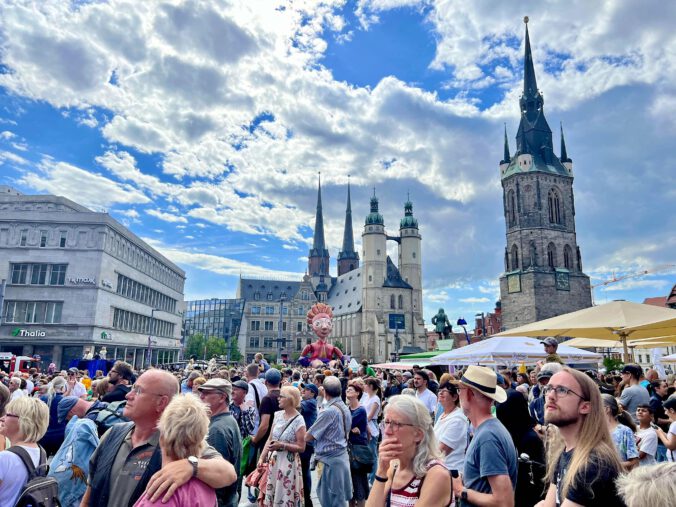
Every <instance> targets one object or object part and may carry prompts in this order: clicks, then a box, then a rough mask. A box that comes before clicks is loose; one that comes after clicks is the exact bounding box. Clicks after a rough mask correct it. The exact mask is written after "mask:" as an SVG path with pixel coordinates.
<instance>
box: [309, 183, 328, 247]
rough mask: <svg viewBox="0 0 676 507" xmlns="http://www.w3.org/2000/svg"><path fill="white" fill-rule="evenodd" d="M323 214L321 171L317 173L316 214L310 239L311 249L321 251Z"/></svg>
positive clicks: (322, 243)
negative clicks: (312, 235)
mask: <svg viewBox="0 0 676 507" xmlns="http://www.w3.org/2000/svg"><path fill="white" fill-rule="evenodd" d="M324 245H325V243H324V214H323V212H322V173H321V172H320V173H319V185H318V187H317V214H316V215H315V235H314V240H313V241H312V249H313V250H317V251H319V252H322V251H323V250H324V249H325V248H326V247H325V246H324Z"/></svg>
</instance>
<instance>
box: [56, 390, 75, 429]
mask: <svg viewBox="0 0 676 507" xmlns="http://www.w3.org/2000/svg"><path fill="white" fill-rule="evenodd" d="M78 399H79V398H78V397H77V396H64V397H63V398H61V401H59V406H58V407H56V416H57V418H58V421H59V422H60V423H62V422H64V421H65V420H66V416H67V415H68V412H70V411H71V409H72V408H73V407H74V406H75V404H76V403H77V400H78Z"/></svg>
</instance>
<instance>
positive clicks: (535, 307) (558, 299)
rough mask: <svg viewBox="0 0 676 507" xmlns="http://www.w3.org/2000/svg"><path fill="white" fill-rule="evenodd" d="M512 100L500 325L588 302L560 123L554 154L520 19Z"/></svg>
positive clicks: (504, 168) (504, 175)
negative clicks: (518, 71) (520, 47)
mask: <svg viewBox="0 0 676 507" xmlns="http://www.w3.org/2000/svg"><path fill="white" fill-rule="evenodd" d="M524 22H525V23H528V18H527V17H526V18H525V19H524ZM519 106H520V111H521V121H520V123H519V129H518V131H517V135H516V152H515V153H514V155H513V156H511V155H510V152H509V144H508V142H507V132H506V130H505V141H504V142H505V144H504V154H503V160H501V161H500V177H501V182H502V189H503V204H504V213H505V222H506V229H507V234H506V236H507V246H506V248H505V273H504V274H503V275H502V276H501V277H500V298H501V303H502V325H503V328H504V329H510V328H514V327H517V326H521V325H523V324H528V323H531V322H535V321H538V320H542V319H546V318H549V317H555V316H557V315H561V314H563V313H568V312H572V311H575V310H580V309H582V308H587V307H589V306H591V289H590V283H589V277H588V276H587V275H586V274H584V273H583V272H582V259H581V255H580V248H579V247H578V246H577V238H576V233H575V201H574V196H573V162H572V160H571V159H570V158H569V157H568V153H567V150H566V145H565V141H564V138H563V128H562V129H561V156H560V157H557V156H556V155H555V154H554V149H553V142H552V131H551V129H550V128H549V124H548V123H547V120H546V119H545V114H544V98H543V96H542V94H541V93H540V91H539V90H538V88H537V82H536V79H535V69H534V66H533V56H532V52H531V47H530V37H529V34H528V25H527V24H526V41H525V54H524V78H523V94H522V96H521V98H520V100H519Z"/></svg>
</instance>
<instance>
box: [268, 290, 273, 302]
mask: <svg viewBox="0 0 676 507" xmlns="http://www.w3.org/2000/svg"><path fill="white" fill-rule="evenodd" d="M268 301H272V292H268Z"/></svg>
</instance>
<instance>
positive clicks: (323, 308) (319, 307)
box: [307, 303, 333, 325]
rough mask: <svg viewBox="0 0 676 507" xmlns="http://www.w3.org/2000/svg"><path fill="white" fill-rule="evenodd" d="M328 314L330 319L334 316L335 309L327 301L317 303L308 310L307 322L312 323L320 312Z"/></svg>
mask: <svg viewBox="0 0 676 507" xmlns="http://www.w3.org/2000/svg"><path fill="white" fill-rule="evenodd" d="M322 313H323V314H325V315H328V316H329V318H330V319H332V318H333V311H332V310H331V307H330V306H329V305H327V304H325V303H316V304H314V305H312V308H310V310H309V311H308V312H307V323H308V324H310V325H312V321H313V320H314V318H315V317H316V316H317V315H319V314H322Z"/></svg>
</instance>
